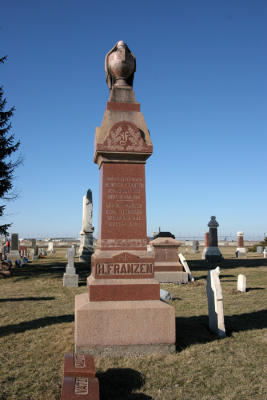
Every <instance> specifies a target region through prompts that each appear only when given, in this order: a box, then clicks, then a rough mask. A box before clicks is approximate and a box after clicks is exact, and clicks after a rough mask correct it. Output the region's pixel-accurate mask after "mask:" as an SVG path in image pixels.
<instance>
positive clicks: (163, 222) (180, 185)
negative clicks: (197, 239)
mask: <svg viewBox="0 0 267 400" xmlns="http://www.w3.org/2000/svg"><path fill="white" fill-rule="evenodd" d="M266 21H267V2H266V1H265V0H264V1H263V0H256V1H255V0H231V1H230V0H224V1H218V0H201V1H200V0H181V1H179V0H177V1H174V0H173V1H171V0H165V1H164V2H163V1H155V0H154V1H152V0H151V1H150V0H147V1H144V0H143V1H139V0H136V1H134V2H125V1H115V2H110V1H101V0H99V1H91V0H76V1H74V0H64V1H63V0H57V1H55V0H53V1H52V0H47V1H45V2H43V1H40V0H10V1H8V2H4V3H3V4H2V7H1V16H0V43H1V46H0V49H1V51H0V55H1V56H4V55H6V54H7V55H8V60H7V62H6V63H5V64H4V65H2V66H0V84H1V85H3V87H4V91H5V95H6V97H7V100H8V105H10V106H12V105H15V107H16V112H15V116H14V118H13V120H12V126H13V131H14V133H15V135H16V138H18V139H20V141H21V153H22V156H23V158H24V163H23V165H21V166H20V167H19V168H18V169H17V170H16V179H15V181H14V183H15V186H16V188H17V190H18V192H19V193H20V195H19V198H18V200H16V201H15V202H12V203H8V204H7V208H6V216H5V218H3V222H5V223H7V222H13V226H12V228H11V232H18V233H19V234H20V237H36V236H38V237H40V236H73V235H74V236H77V235H78V234H79V231H80V229H81V220H82V196H83V195H84V194H85V193H86V191H87V189H88V188H91V189H92V192H93V201H94V220H93V223H94V226H95V228H96V231H97V215H98V175H99V174H98V167H97V165H96V164H94V163H93V143H94V132H95V127H96V126H100V125H101V120H102V117H103V113H104V110H105V106H106V102H107V100H108V88H107V86H106V83H105V72H104V57H105V54H106V53H107V52H108V51H109V50H110V49H111V48H112V47H113V45H114V44H115V43H116V42H117V41H118V40H124V41H125V42H126V43H127V44H128V46H129V48H130V49H131V51H132V52H133V53H134V54H135V56H136V60H137V71H136V74H135V80H134V90H135V95H136V99H137V101H138V102H140V103H141V111H142V112H143V114H144V117H145V120H146V123H147V126H148V128H149V130H150V133H151V138H152V142H153V145H154V153H153V155H152V156H151V158H150V159H149V160H148V162H147V166H146V180H147V185H146V190H147V226H148V234H151V233H152V232H153V231H156V230H157V229H158V227H161V230H168V231H171V232H173V233H174V234H175V235H176V236H182V235H188V236H190V235H198V234H200V235H202V234H204V232H205V231H206V230H207V223H208V222H209V219H210V216H211V215H216V217H217V220H218V222H219V224H220V227H219V234H234V235H235V234H236V232H237V231H239V230H243V231H244V232H245V237H246V236H253V235H263V233H264V232H267V213H266V199H267V189H266V188H267V184H266V166H267V165H266V164H267V163H266V155H267V143H266V133H267V114H266V109H267V104H266V103H267V90H266V86H267V84H266V83H267V82H266V81H267V80H266V71H267V55H266V44H267V23H266Z"/></svg>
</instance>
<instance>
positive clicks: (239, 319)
mask: <svg viewBox="0 0 267 400" xmlns="http://www.w3.org/2000/svg"><path fill="white" fill-rule="evenodd" d="M224 323H225V329H226V336H228V337H229V336H231V335H232V333H233V332H240V331H247V330H254V329H264V328H267V310H260V311H255V312H252V313H245V314H235V315H231V316H224ZM217 339H218V337H217V336H216V335H215V334H213V333H211V332H210V331H209V317H208V315H199V316H195V317H188V318H186V317H176V351H177V352H180V351H182V350H184V349H185V348H186V347H188V346H190V345H192V344H198V343H199V344H200V343H207V342H212V341H213V340H217Z"/></svg>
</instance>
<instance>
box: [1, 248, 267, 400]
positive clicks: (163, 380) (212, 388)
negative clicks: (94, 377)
mask: <svg viewBox="0 0 267 400" xmlns="http://www.w3.org/2000/svg"><path fill="white" fill-rule="evenodd" d="M182 251H183V250H182ZM223 253H224V255H225V256H226V257H228V259H227V260H226V261H225V262H224V264H223V266H222V273H221V275H220V279H221V283H222V287H223V296H224V313H225V324H226V329H227V337H226V338H225V339H223V340H218V339H217V338H216V337H215V336H214V335H212V334H211V333H210V332H209V331H208V329H207V326H208V316H207V300H206V291H205V280H206V275H207V267H206V266H205V263H203V262H202V261H198V259H199V258H200V255H199V254H197V255H189V254H188V255H186V257H187V258H188V259H191V260H192V261H191V262H190V265H191V267H192V269H193V275H194V276H195V277H196V281H195V282H194V283H190V284H188V285H173V284H170V285H162V287H163V288H165V289H167V290H168V291H170V292H171V293H172V295H173V301H172V302H171V304H172V305H173V306H174V307H175V310H176V326H177V352H176V353H175V354H171V355H167V356H158V355H154V356H143V357H140V356H139V357H134V358H127V357H120V358H100V357H97V358H96V359H95V361H96V367H97V374H98V377H99V380H100V387H101V399H102V400H107V399H116V400H119V399H121V400H122V399H123V400H126V399H128V400H149V399H154V400H178V399H185V400H187V399H188V400H189V399H190V400H191V399H214V400H215V399H216V400H220V399H221V400H228V399H229V400H230V399H232V400H234V399H242V400H243V399H244V400H250V399H259V400H266V399H267V383H266V382H267V380H266V376H267V350H266V349H267V312H266V304H267V278H266V272H267V260H263V259H261V258H260V256H258V255H255V254H252V255H251V254H249V256H252V259H250V260H235V259H234V248H233V249H231V248H227V249H226V248H225V249H223ZM62 254H63V253H62ZM62 254H59V255H57V257H53V258H48V259H43V260H38V262H36V263H35V264H29V265H28V266H25V267H23V268H22V269H17V270H16V271H15V274H14V276H13V277H12V278H2V279H0V293H1V294H0V316H1V327H0V366H1V373H0V399H1V400H14V399H16V400H17V399H19V400H33V399H34V400H55V399H59V398H60V387H61V379H62V361H63V354H64V352H69V351H73V350H74V315H73V313H74V296H75V295H76V294H79V293H82V292H84V291H85V290H86V288H85V286H84V285H85V277H86V273H87V271H86V270H84V269H81V268H80V267H79V265H78V264H77V267H78V272H79V274H80V276H81V279H80V283H81V284H82V285H83V286H80V287H79V288H64V287H62V275H63V272H64V267H65V264H66V260H65V259H64V258H63V257H62ZM229 257H232V259H230V258H229ZM54 267H57V268H58V269H54ZM52 268H53V269H52ZM239 273H244V274H245V275H246V277H247V287H248V291H247V292H246V293H238V292H237V291H236V281H237V275H238V274H239Z"/></svg>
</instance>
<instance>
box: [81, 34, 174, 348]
mask: <svg viewBox="0 0 267 400" xmlns="http://www.w3.org/2000/svg"><path fill="white" fill-rule="evenodd" d="M135 69H136V61H135V57H134V55H133V54H132V52H131V51H130V50H129V48H128V46H127V45H126V44H125V43H124V42H123V41H119V42H118V43H117V44H116V45H115V46H114V47H113V48H112V49H111V50H110V51H109V52H108V54H107V55H106V59H105V71H106V81H107V84H108V87H109V89H110V96H109V101H108V102H107V106H106V110H105V113H104V117H103V121H102V125H101V127H100V128H98V127H97V128H96V132H95V152H94V162H95V163H96V164H97V165H98V168H99V177H100V183H99V185H100V196H99V221H98V223H99V229H98V232H99V237H98V243H97V249H96V251H95V253H94V254H93V255H92V258H91V263H92V272H91V275H90V276H89V277H88V279H87V286H88V291H87V293H84V294H81V295H78V296H76V298H75V346H76V351H78V352H89V353H93V354H97V353H100V354H106V353H116V354H124V353H131V354H133V353H151V352H169V351H174V344H175V312H174V308H173V307H171V306H169V305H168V304H166V303H164V302H161V301H160V285H159V283H158V282H157V281H156V280H155V279H154V257H153V254H152V252H148V251H147V230H146V191H145V164H146V160H147V159H148V158H149V157H150V156H151V154H152V151H153V147H152V142H151V138H150V134H149V131H148V129H147V126H146V123H145V120H144V117H143V114H142V113H141V112H140V104H139V103H137V102H136V100H135V95H134V91H133V89H132V85H133V79H134V72H135Z"/></svg>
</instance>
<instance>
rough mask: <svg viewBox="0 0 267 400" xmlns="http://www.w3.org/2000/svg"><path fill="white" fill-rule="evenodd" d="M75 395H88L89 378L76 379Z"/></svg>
mask: <svg viewBox="0 0 267 400" xmlns="http://www.w3.org/2000/svg"><path fill="white" fill-rule="evenodd" d="M74 393H75V394H80V395H82V394H88V378H82V377H78V378H76V379H75V387H74Z"/></svg>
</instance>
